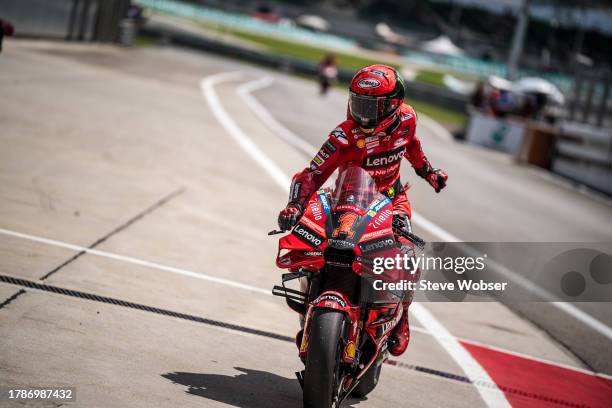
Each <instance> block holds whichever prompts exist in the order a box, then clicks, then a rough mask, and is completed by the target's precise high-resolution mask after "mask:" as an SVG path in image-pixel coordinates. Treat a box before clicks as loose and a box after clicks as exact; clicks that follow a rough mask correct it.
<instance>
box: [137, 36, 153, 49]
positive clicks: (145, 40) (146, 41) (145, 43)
mask: <svg viewBox="0 0 612 408" xmlns="http://www.w3.org/2000/svg"><path fill="white" fill-rule="evenodd" d="M134 45H135V46H136V47H150V46H152V45H155V40H154V39H153V38H151V37H146V36H144V35H138V36H137V37H136V38H135V39H134Z"/></svg>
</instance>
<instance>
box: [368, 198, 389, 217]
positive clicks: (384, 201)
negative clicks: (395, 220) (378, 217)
mask: <svg viewBox="0 0 612 408" xmlns="http://www.w3.org/2000/svg"><path fill="white" fill-rule="evenodd" d="M390 202H391V200H389V199H388V198H387V197H384V196H383V197H381V198H379V199H378V201H376V202H375V203H374V204H373V205H372V207H371V209H372V211H374V212H375V213H377V212H378V211H380V209H381V208H383V207H384V206H385V205H387V204H389V203H390Z"/></svg>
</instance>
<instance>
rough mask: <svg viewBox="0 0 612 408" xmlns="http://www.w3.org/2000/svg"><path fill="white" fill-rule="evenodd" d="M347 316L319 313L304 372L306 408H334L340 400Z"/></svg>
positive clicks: (314, 319) (312, 325)
mask: <svg viewBox="0 0 612 408" xmlns="http://www.w3.org/2000/svg"><path fill="white" fill-rule="evenodd" d="M344 321H345V320H344V313H342V312H339V311H337V310H332V309H317V310H315V312H314V314H313V316H312V320H311V322H310V334H309V336H308V354H307V356H306V370H305V371H304V408H330V407H332V404H333V402H334V399H335V397H337V395H336V394H337V392H338V384H339V381H340V356H341V353H342V344H343V343H342V331H343V328H344Z"/></svg>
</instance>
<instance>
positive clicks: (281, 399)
mask: <svg viewBox="0 0 612 408" xmlns="http://www.w3.org/2000/svg"><path fill="white" fill-rule="evenodd" d="M234 369H235V370H238V371H240V374H237V375H234V376H232V375H222V374H198V373H185V372H174V373H167V374H162V377H164V378H166V379H168V380H170V381H172V382H173V383H175V384H181V385H184V386H186V387H187V391H186V392H187V393H188V394H192V395H197V396H200V397H204V398H207V399H211V400H214V401H218V402H222V403H225V404H228V405H233V406H235V407H239V408H269V407H270V406H279V407H295V408H301V407H302V390H301V389H300V386H299V384H298V382H297V379H295V378H286V377H281V376H280V375H276V374H272V373H269V372H267V371H259V370H251V369H248V368H241V367H234ZM364 400H365V399H364ZM364 400H357V399H350V400H348V401H345V402H344V404H342V406H343V408H351V407H353V406H354V405H353V404H359V402H361V401H364Z"/></svg>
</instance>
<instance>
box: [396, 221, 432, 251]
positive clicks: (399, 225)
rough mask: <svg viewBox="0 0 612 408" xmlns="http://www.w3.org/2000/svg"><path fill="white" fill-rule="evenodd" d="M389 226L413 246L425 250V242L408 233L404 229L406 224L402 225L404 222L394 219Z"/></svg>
mask: <svg viewBox="0 0 612 408" xmlns="http://www.w3.org/2000/svg"><path fill="white" fill-rule="evenodd" d="M391 226H392V227H393V229H394V230H395V231H397V232H398V233H399V234H401V235H402V236H403V237H404V238H406V239H408V240H409V241H410V242H412V243H413V244H415V245H416V246H418V247H419V248H421V249H424V248H425V244H426V242H425V240H424V239H423V238H421V237H419V236H417V235H415V234H413V233H412V232H410V231H408V229H407V228H406V224H405V223H404V221H402V220H401V219H399V218H398V219H394V220H393V222H392V224H391Z"/></svg>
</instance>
